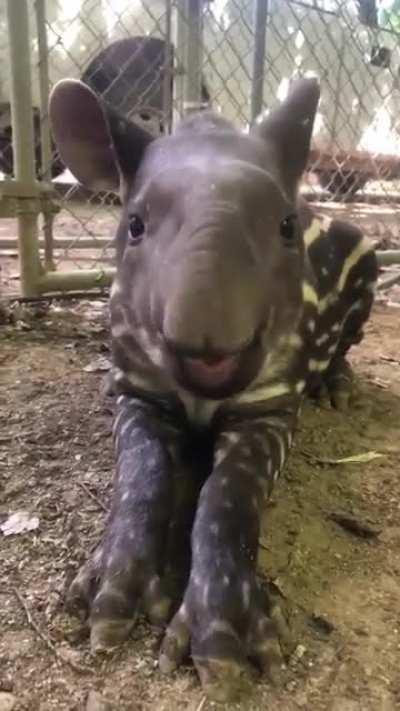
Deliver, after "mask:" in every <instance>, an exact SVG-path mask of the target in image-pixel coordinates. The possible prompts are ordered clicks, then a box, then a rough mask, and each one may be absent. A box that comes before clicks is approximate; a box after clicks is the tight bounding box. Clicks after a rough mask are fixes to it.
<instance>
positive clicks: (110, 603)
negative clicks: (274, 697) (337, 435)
mask: <svg viewBox="0 0 400 711" xmlns="http://www.w3.org/2000/svg"><path fill="white" fill-rule="evenodd" d="M318 100H319V87H318V84H317V82H316V81H315V80H300V81H298V82H296V83H295V84H294V86H293V87H292V90H291V92H290V94H289V96H288V98H287V99H286V100H285V101H284V102H283V103H282V104H281V106H280V107H279V108H278V109H276V110H274V111H273V112H271V113H270V115H269V116H267V117H266V118H265V119H263V120H262V121H261V122H260V123H258V124H257V125H256V126H255V127H254V129H253V130H252V131H250V133H249V134H248V135H247V134H244V133H242V132H240V131H238V130H236V129H235V128H234V127H233V126H232V125H231V124H230V123H228V122H227V121H225V120H224V119H223V118H221V117H220V116H216V115H213V114H210V113H203V114H199V115H195V116H193V117H190V118H188V119H186V120H184V121H183V122H182V123H181V124H180V125H179V126H178V128H177V129H176V131H175V133H174V134H173V135H172V136H166V137H163V138H160V139H153V138H152V137H151V136H150V135H148V134H147V133H146V132H144V131H143V130H142V129H141V128H139V127H137V126H135V125H134V124H132V123H129V122H127V121H126V120H125V119H124V118H123V117H120V116H118V115H117V114H116V113H115V112H114V111H113V110H112V108H110V107H107V106H105V105H104V104H103V103H102V101H101V100H100V99H99V98H98V97H97V96H96V95H95V94H94V93H93V92H92V91H91V90H90V89H89V88H88V87H87V86H84V85H83V84H81V83H79V82H77V81H72V80H65V81H62V82H60V83H59V84H58V85H57V86H56V87H55V89H54V90H53V92H52V95H51V102H50V117H51V124H52V128H53V132H54V137H55V140H56V142H57V145H58V148H59V151H60V154H61V157H62V159H63V160H64V162H65V164H66V165H67V166H68V168H69V169H70V170H71V172H72V173H73V174H74V175H75V176H76V178H77V179H78V180H79V181H81V182H82V183H83V184H84V185H86V186H88V187H89V188H92V189H94V190H104V189H106V190H115V191H119V192H120V195H121V199H122V216H121V221H120V225H119V229H118V233H117V237H116V245H117V275H116V277H115V280H114V283H113V287H112V293H111V300H110V308H111V326H112V348H113V385H114V388H115V391H116V393H117V395H118V397H117V415H116V420H115V426H114V434H115V443H116V455H117V471H116V476H115V482H114V494H113V502H112V511H111V514H110V518H109V520H108V522H107V526H106V530H105V534H104V537H103V539H102V541H101V543H100V544H99V546H98V548H97V550H96V552H95V553H94V555H93V556H92V557H91V559H90V560H89V561H88V563H87V564H86V565H85V566H84V568H83V569H82V570H81V571H80V572H79V574H78V576H77V578H76V579H75V581H74V583H73V585H72V588H71V590H70V601H71V603H73V605H74V606H75V608H80V609H81V610H83V611H84V613H85V614H87V615H88V616H89V622H90V627H91V644H92V648H93V649H102V648H104V647H107V646H109V645H114V644H116V643H118V642H119V641H121V640H123V639H125V638H126V636H127V635H128V634H129V632H130V630H131V628H132V625H133V623H134V616H135V611H136V610H137V608H138V604H139V603H141V604H143V605H144V607H145V609H146V610H147V613H148V615H149V617H150V619H152V620H153V621H156V622H160V621H162V620H167V619H168V616H169V614H170V605H169V600H168V598H167V596H166V594H165V592H164V587H163V574H164V572H165V566H166V558H167V551H168V550H169V549H170V546H169V542H170V540H171V536H172V533H173V530H174V525H175V528H176V525H178V528H179V524H176V512H177V509H179V507H177V504H176V502H177V499H178V498H179V495H180V494H181V492H182V490H183V489H184V488H185V484H187V483H188V482H190V481H191V479H193V480H194V478H195V477H197V473H195V472H196V466H195V464H194V462H193V457H192V459H190V457H189V458H186V460H185V457H184V456H183V454H182V453H183V452H184V450H185V447H187V443H188V441H189V442H190V438H191V437H194V435H195V433H197V432H200V433H201V432H203V433H205V434H206V437H205V439H204V447H205V448H206V454H207V456H205V457H203V460H204V464H203V467H204V470H203V480H202V482H201V483H203V482H204V483H203V485H202V486H201V485H200V486H201V491H200V495H199V498H198V501H197V503H196V509H195V515H194V521H193V526H192V530H191V563H190V566H191V567H190V575H189V577H188V580H187V585H186V589H185V590H184V592H183V595H182V600H181V605H180V607H179V609H178V611H177V612H176V614H175V615H174V616H173V618H172V621H171V622H170V624H169V626H168V627H167V631H166V634H165V638H164V642H163V644H162V648H161V653H160V667H161V669H162V670H164V671H168V670H172V669H174V668H175V667H176V666H177V665H178V664H179V663H180V662H181V660H182V659H183V658H184V656H185V655H186V654H187V653H188V652H189V651H190V653H191V655H192V658H193V660H194V663H195V665H196V668H197V670H198V672H199V675H200V679H201V682H202V684H203V687H204V689H205V691H206V693H207V694H209V695H210V696H211V697H213V698H216V699H226V698H230V697H233V696H234V695H235V693H236V692H237V691H238V689H240V688H241V685H242V680H243V678H244V677H245V674H244V672H245V670H246V668H247V662H248V660H249V658H251V659H253V660H256V661H257V663H258V664H259V665H260V667H261V669H262V670H264V671H265V672H267V673H270V674H271V673H272V672H273V669H274V668H275V667H276V665H277V664H278V665H279V663H280V644H279V639H280V636H281V635H282V634H283V633H284V631H285V630H284V627H285V626H284V623H283V620H282V616H280V615H279V612H278V610H277V609H275V608H274V607H273V606H270V608H269V612H268V610H267V608H266V606H265V604H264V599H263V598H262V596H261V594H260V588H259V586H258V583H257V580H256V558H257V545H258V535H259V529H260V515H261V511H262V508H263V505H264V501H265V499H266V497H268V495H269V494H270V492H271V489H272V487H273V483H274V481H275V480H276V479H277V477H278V475H279V472H280V470H281V469H282V466H283V464H284V462H285V459H286V456H287V453H288V450H289V448H290V445H291V442H292V437H293V432H294V428H295V424H296V418H297V415H298V411H299V405H300V403H301V400H302V397H303V396H304V394H305V393H306V392H307V391H310V390H313V389H315V388H318V387H320V386H321V385H322V384H324V386H325V387H327V388H328V390H329V392H330V394H331V398H332V400H333V402H334V404H336V405H340V404H345V401H346V399H347V397H348V394H349V392H350V390H349V377H350V370H349V367H348V366H347V364H346V361H345V359H344V356H345V353H346V351H347V350H348V349H349V347H350V346H351V345H352V344H353V343H357V342H359V340H360V338H361V337H362V328H363V324H364V323H365V321H366V319H367V318H368V316H369V313H370V309H371V305H372V301H373V292H374V285H375V281H376V277H377V264H376V258H375V255H374V252H373V251H372V249H371V247H370V246H369V244H368V243H367V242H366V241H365V240H364V238H363V236H362V235H361V233H360V232H359V230H358V229H356V228H355V227H352V226H350V225H347V224H345V223H341V222H337V221H334V222H330V221H328V220H326V221H324V220H323V219H322V220H320V219H318V218H317V217H315V216H314V215H313V214H312V212H311V211H310V209H309V208H308V207H307V205H306V204H305V203H303V202H302V201H301V200H299V198H298V193H297V191H298V183H299V180H300V178H301V175H302V173H303V171H304V169H305V167H306V163H307V158H308V153H309V147H310V140H311V134H312V129H313V122H314V117H315V113H316V109H317V105H318ZM203 454H204V451H203ZM203 460H202V461H203ZM190 461H192V464H193V466H191V465H189V464H188V462H190ZM185 462H186V463H185ZM197 464H198V462H197ZM197 468H198V467H197ZM200 486H199V488H200ZM185 507H187V508H188V509H189V504H184V506H183V511H182V506H181V508H180V513H181V514H182V513H183V518H185V513H186V514H187V516H186V519H187V521H190V515H191V514H190V515H189V513H188V510H187V511H185ZM174 521H175V523H174ZM172 555H173V551H172Z"/></svg>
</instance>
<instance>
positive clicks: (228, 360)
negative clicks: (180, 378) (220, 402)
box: [185, 356, 238, 387]
mask: <svg viewBox="0 0 400 711" xmlns="http://www.w3.org/2000/svg"><path fill="white" fill-rule="evenodd" d="M237 363H238V358H237V356H226V357H225V358H213V359H210V360H205V359H203V358H185V371H186V373H187V374H188V375H189V377H191V378H193V379H194V380H196V381H197V382H198V383H199V384H202V385H208V386H211V387H213V386H214V387H218V385H223V384H224V383H226V382H227V381H229V380H230V379H231V377H232V376H233V374H234V372H235V370H236V368H237Z"/></svg>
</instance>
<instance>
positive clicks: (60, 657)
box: [12, 588, 94, 674]
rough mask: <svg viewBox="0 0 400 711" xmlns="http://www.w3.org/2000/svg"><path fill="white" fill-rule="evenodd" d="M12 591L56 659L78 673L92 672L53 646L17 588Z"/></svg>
mask: <svg viewBox="0 0 400 711" xmlns="http://www.w3.org/2000/svg"><path fill="white" fill-rule="evenodd" d="M12 591H13V593H14V595H15V597H16V598H17V600H18V602H19V604H20V605H21V607H22V609H23V611H24V613H25V617H26V619H27V621H28V624H29V626H30V627H32V629H33V630H34V632H36V634H37V636H38V637H39V638H40V639H41V640H42V642H43V643H44V644H45V645H46V647H47V649H48V650H49V651H50V652H51V653H52V654H53V655H54V656H55V657H56V659H57V660H58V661H59V662H61V663H62V664H67V665H68V666H69V667H71V669H73V670H74V671H76V672H78V673H79V674H93V673H94V672H93V670H92V669H89V667H85V666H81V665H80V664H76V662H74V661H73V660H72V659H68V658H67V657H64V656H63V654H61V652H60V651H59V650H58V649H57V648H56V647H55V646H54V644H53V642H52V641H51V639H50V638H49V637H47V636H46V635H45V633H44V632H42V630H41V629H40V627H39V625H38V624H37V622H35V620H34V619H33V617H32V614H31V611H30V610H29V608H28V605H27V603H26V601H25V599H24V598H23V597H22V595H21V593H20V592H19V591H18V590H17V588H12Z"/></svg>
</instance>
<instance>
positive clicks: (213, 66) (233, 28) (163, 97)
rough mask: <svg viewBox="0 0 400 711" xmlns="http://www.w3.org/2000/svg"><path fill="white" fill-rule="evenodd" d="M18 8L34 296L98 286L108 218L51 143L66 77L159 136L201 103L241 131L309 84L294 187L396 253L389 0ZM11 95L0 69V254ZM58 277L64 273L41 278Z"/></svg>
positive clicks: (398, 142) (77, 1)
mask: <svg viewBox="0 0 400 711" xmlns="http://www.w3.org/2000/svg"><path fill="white" fill-rule="evenodd" d="M19 4H20V5H21V6H22V5H24V6H25V5H26V8H27V15H28V20H29V30H28V32H27V34H26V37H25V41H26V47H25V51H26V53H27V55H28V57H30V58H31V60H30V65H31V79H32V81H31V88H30V94H31V96H30V101H31V105H32V106H33V107H34V108H33V111H34V121H33V127H34V131H33V135H34V148H35V151H34V158H35V161H34V175H35V176H36V178H37V179H38V180H39V181H41V184H42V186H51V189H50V188H49V190H48V192H46V191H45V192H43V190H42V192H40V190H39V193H40V194H39V193H38V192H37V191H38V188H37V185H36V188H35V190H36V192H35V191H34V192H35V195H33V194H32V195H29V196H27V195H25V197H30V198H32V199H34V200H35V201H36V202H35V206H34V207H32V210H33V212H35V214H36V215H39V223H38V224H39V233H38V235H37V237H38V239H36V242H35V244H37V246H38V248H39V250H40V254H41V258H42V263H44V265H45V276H46V278H44V277H43V276H41V275H42V271H41V269H42V266H41V265H39V266H38V265H37V263H36V267H35V268H36V275H37V278H38V279H39V280H41V286H40V291H42V292H43V291H49V290H50V291H52V290H54V289H56V290H58V289H59V288H60V289H72V288H76V287H79V286H81V287H82V288H94V287H96V286H101V285H103V284H106V283H108V281H109V277H110V274H111V272H110V273H109V272H108V271H107V270H108V268H109V267H110V266H111V265H112V260H113V247H112V240H113V236H114V232H115V229H116V225H117V220H118V209H119V205H118V198H117V197H116V196H115V195H113V194H107V193H99V194H96V195H93V194H90V193H88V192H87V191H85V190H84V189H83V188H82V187H81V186H79V185H78V184H77V183H76V181H75V180H74V179H73V176H71V175H70V174H69V173H68V171H66V170H65V168H64V166H63V165H62V162H61V161H60V158H59V157H58V156H57V154H56V152H55V149H54V146H53V145H52V143H51V138H50V133H49V127H48V120H47V109H46V106H47V99H48V93H49V90H50V88H51V87H52V86H53V85H54V84H55V82H56V81H58V80H59V79H61V78H66V77H74V78H80V79H82V81H84V82H86V83H87V84H89V85H90V86H91V87H92V88H93V89H94V90H95V91H96V92H97V93H99V94H101V95H102V96H103V97H104V98H105V100H106V101H108V102H109V103H110V104H112V105H113V106H114V107H115V108H118V109H119V110H120V111H121V113H123V114H124V115H126V116H129V117H131V118H132V119H133V120H135V121H136V122H138V123H140V124H142V125H144V126H146V128H147V129H148V130H150V131H151V132H152V133H153V134H154V135H159V134H162V133H164V132H169V131H170V130H171V127H172V125H173V123H174V121H176V119H177V118H178V117H179V116H181V115H183V114H184V113H185V112H187V111H190V110H193V109H196V108H197V109H198V108H201V107H204V106H208V105H210V106H212V107H213V108H214V109H216V110H218V111H221V112H222V113H223V114H224V116H226V117H227V118H230V119H232V120H233V121H234V122H235V123H237V124H238V125H240V126H242V127H243V128H246V127H248V126H249V125H251V123H252V122H253V121H255V120H256V118H257V115H258V114H259V113H260V112H261V111H263V110H268V109H269V108H271V107H273V106H274V105H275V104H276V103H277V102H278V101H280V100H281V99H283V98H284V96H285V95H286V93H287V91H288V88H289V86H290V83H291V81H292V80H293V79H295V78H297V77H299V76H317V77H318V78H319V80H320V82H321V89H322V96H321V102H320V106H319V112H318V116H317V120H316V124H315V131H314V139H313V148H312V153H311V159H310V164H309V171H308V172H307V173H306V175H305V177H304V182H303V186H302V191H303V192H304V194H305V195H306V197H307V198H308V199H310V200H312V201H313V202H314V203H316V205H317V207H318V209H319V210H321V211H322V212H325V213H327V214H330V215H336V216H340V217H343V218H346V219H353V220H354V221H356V222H357V223H358V224H361V226H362V227H363V228H364V231H365V232H366V233H367V234H368V235H369V236H370V237H371V238H372V239H373V240H374V241H375V243H376V244H377V246H378V247H379V248H381V249H382V248H383V249H388V248H396V247H398V246H399V243H400V233H399V229H400V228H399V226H398V219H397V218H398V205H399V202H400V150H399V148H400V133H399V129H400V126H399V119H398V117H399V116H400V91H399V89H400V87H399V82H400V43H399V39H400V34H398V32H397V30H400V22H398V20H399V17H400V9H398V10H396V3H395V2H394V1H393V2H392V4H390V2H388V1H387V0H385V3H384V5H385V8H384V11H383V10H382V8H381V7H380V6H381V5H382V3H380V2H379V0H378V1H377V2H374V0H354V1H352V0H302V1H300V0H203V1H201V0H26V2H25V0H22V2H21V3H19ZM3 5H5V4H4V3H3V4H2V5H1V6H0V58H1V60H2V61H3V64H5V65H6V64H7V62H9V56H10V55H9V50H10V48H9V46H8V44H9V38H10V37H11V40H12V32H11V31H10V29H12V28H11V25H10V22H11V21H12V17H11V19H10V12H11V13H12V12H15V9H14V11H13V10H12V5H13V0H8V5H7V7H8V11H9V15H8V16H7V14H6V11H5V6H4V7H3ZM14 5H15V4H14ZM10 8H11V10H10ZM15 20H16V18H15V17H14V21H15ZM23 41H24V40H21V42H23ZM11 56H13V55H12V53H11ZM14 57H17V55H14ZM14 61H15V60H14ZM14 91H15V86H14ZM12 94H13V85H12V80H11V79H8V77H7V75H6V73H4V74H3V76H2V77H1V78H0V170H1V171H2V174H3V181H2V183H0V192H1V196H2V199H1V200H0V204H2V205H3V207H1V208H0V214H1V215H2V216H3V217H5V218H6V219H4V220H0V250H3V252H4V254H5V255H6V256H7V255H10V254H12V253H13V250H14V252H15V250H16V247H17V244H16V236H17V227H16V222H15V220H16V219H17V218H18V214H17V213H18V209H19V210H20V208H18V205H20V202H18V200H19V197H18V195H17V192H18V190H17V189H15V190H14V193H13V191H12V190H11V193H12V196H11V198H10V197H9V193H10V185H11V184H13V183H14V182H15V183H16V186H18V183H21V175H18V174H17V173H18V171H17V170H16V168H15V165H14V163H15V162H16V155H15V154H16V153H18V147H17V146H16V140H17V139H18V136H17V137H14V140H13V137H12V128H11V126H12V121H11V112H10V101H11V98H12ZM21 150H22V149H21V148H20V149H19V152H20V155H21ZM13 176H14V177H15V176H16V177H17V181H13V180H12V178H13ZM25 182H26V181H25ZM10 200H11V203H10ZM13 200H14V202H13ZM15 201H16V202H15ZM16 205H17V207H16ZM25 207H26V203H25ZM9 213H10V214H9ZM24 214H25V213H24ZM31 228H32V226H31ZM18 229H19V230H21V223H20V224H19V228H18ZM34 241H35V240H34ZM20 244H21V237H20ZM22 266H23V265H22ZM15 270H16V267H15V264H14V271H15ZM106 272H107V274H106ZM60 273H64V275H65V279H61V278H60V279H58V280H57V278H55V276H54V275H57V274H58V275H59V274H60ZM71 274H72V275H73V278H72V280H71V279H68V275H71ZM77 274H80V275H81V278H79V276H77ZM51 275H53V278H50V277H51ZM91 275H94V276H91ZM104 275H106V277H105V278H104V279H103V276H104ZM8 276H9V277H10V279H11V277H12V276H14V275H12V274H11V273H9V274H8ZM46 279H47V281H46ZM11 281H12V279H11ZM29 290H30V291H35V288H34V287H32V286H31V287H29V288H28V289H25V291H29Z"/></svg>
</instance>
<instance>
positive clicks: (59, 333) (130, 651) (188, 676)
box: [0, 301, 400, 711]
mask: <svg viewBox="0 0 400 711" xmlns="http://www.w3.org/2000/svg"><path fill="white" fill-rule="evenodd" d="M105 313H106V311H105V307H104V304H103V303H102V302H100V301H98V302H80V303H78V304H73V303H68V304H66V305H64V306H63V305H62V304H61V305H60V304H58V305H52V306H47V307H44V306H43V307H42V306H41V307H40V308H39V307H35V309H27V308H23V307H18V310H17V311H16V312H15V314H14V316H15V323H14V324H10V325H8V326H3V327H2V335H1V342H0V427H1V429H0V525H1V524H2V523H4V522H5V521H6V520H7V519H8V518H9V516H10V515H11V514H13V513H15V512H18V511H21V510H22V511H26V512H28V513H29V517H30V518H31V519H32V517H34V516H36V517H37V519H38V527H37V528H36V529H33V530H30V531H26V532H23V533H20V534H13V535H9V536H5V535H4V534H1V533H0V570H1V574H0V708H3V707H2V706H1V701H2V699H3V703H4V699H5V698H7V697H6V696H5V692H9V693H10V694H11V698H12V699H15V700H16V701H15V705H14V711H51V710H53V709H57V711H64V710H65V711H67V710H68V711H78V710H81V709H82V710H83V709H86V708H87V709H91V710H92V711H94V710H95V709H97V711H105V709H109V710H115V711H150V710H152V711H153V710H154V711H167V710H168V711H175V710H177V711H179V710H180V709H182V710H183V709H185V710H186V711H209V710H210V709H211V708H216V706H215V705H213V704H211V703H209V702H208V701H206V700H205V699H204V697H203V694H202V692H201V688H200V686H199V683H198V680H197V677H196V675H195V673H194V671H193V669H192V668H191V667H190V666H187V667H186V668H184V669H182V670H180V671H178V672H177V673H175V675H174V676H173V677H171V678H165V677H163V676H162V675H161V674H160V673H159V671H158V669H157V647H158V636H157V633H156V631H155V630H152V629H151V628H150V627H149V626H148V625H147V624H146V623H145V622H144V621H140V622H139V624H138V626H137V627H136V629H135V630H134V632H133V634H132V637H131V639H130V640H129V641H128V642H127V643H126V644H124V645H123V646H122V647H121V648H120V649H119V650H117V651H115V652H113V653H112V654H111V655H109V656H107V657H106V658H100V659H99V658H92V657H91V655H90V654H89V651H88V640H87V634H86V631H85V630H84V629H82V628H80V626H79V624H78V622H77V621H76V620H74V619H71V618H70V617H69V616H68V615H67V614H66V613H65V610H64V608H63V602H64V595H65V590H66V586H67V585H68V583H69V582H70V580H71V578H72V577H73V575H74V573H75V571H76V570H77V568H78V565H79V564H80V563H82V562H83V561H84V560H85V559H86V558H87V555H88V551H89V550H90V549H91V548H92V546H93V545H94V544H95V543H96V541H97V539H98V537H99V535H100V533H101V531H102V527H103V523H104V518H105V513H104V510H103V509H104V507H107V506H108V505H109V502H110V494H111V472H112V468H113V451H112V442H111V437H110V430H111V422H112V406H111V404H110V401H109V400H107V399H106V398H105V397H104V396H103V395H102V393H101V381H102V375H103V373H101V372H88V371H87V370H85V368H86V367H87V366H88V365H89V366H91V367H93V369H94V371H96V370H97V367H96V366H97V365H99V367H100V366H101V363H98V359H99V358H107V356H108V331H107V323H106V316H105ZM399 319H400V310H399V309H398V308H388V307H387V306H384V305H382V304H379V305H377V306H376V307H375V310H374V314H373V318H372V320H371V322H370V323H369V325H368V327H367V334H366V339H365V340H364V342H363V343H362V344H361V345H360V346H359V347H357V348H355V349H354V351H353V355H352V361H353V363H354V365H355V368H356V372H357V376H358V388H359V398H358V400H357V402H356V403H355V404H354V405H353V407H352V408H351V410H350V411H349V412H348V413H347V414H345V415H343V414H339V413H338V412H335V411H332V410H330V409H329V408H328V407H324V406H322V407H319V406H317V405H315V404H312V403H308V404H307V405H306V407H305V409H304V413H303V416H302V418H301V423H300V428H299V431H298V435H297V439H296V443H295V446H294V449H293V452H292V454H291V456H290V460H289V463H288V466H287V467H286V470H285V472H284V475H283V476H282V479H281V481H280V482H279V483H278V485H277V487H276V490H275V492H274V496H273V500H272V501H271V503H270V504H269V505H268V507H267V508H266V510H265V516H264V520H263V531H262V536H261V539H260V556H259V557H260V568H261V570H262V571H263V572H264V573H265V574H266V575H267V576H268V578H269V579H270V580H272V581H273V582H274V583H275V585H276V586H277V588H278V589H279V591H280V593H281V594H282V595H283V596H284V597H285V599H286V603H287V605H288V606H289V609H290V610H291V620H292V626H293V630H294V633H295V638H296V644H297V646H296V649H295V652H294V654H293V655H292V657H291V659H290V660H289V661H288V663H287V665H286V668H285V669H284V670H283V672H282V674H283V677H282V681H281V683H280V684H279V685H278V686H277V687H276V688H273V687H272V686H271V685H269V684H268V683H267V682H266V681H257V680H255V682H254V688H253V692H252V696H251V697H250V698H248V699H246V700H245V701H243V702H242V703H241V704H240V705H238V704H236V705H234V704H231V705H229V706H225V707H224V706H222V707H218V708H222V709H223V708H227V709H228V708H229V709H245V710H246V711H247V710H249V711H256V710H258V709H270V710H271V711H272V710H274V711H275V709H281V710H282V711H295V710H297V709H306V711H322V710H323V711H392V710H393V711H394V710H395V709H396V708H400V671H399V654H400V594H399V576H400V477H399V467H400V445H399V421H400V356H399V348H398V343H399V341H398V325H399ZM93 364H94V365H93ZM89 370H90V369H89ZM371 451H373V452H377V453H379V454H381V455H382V456H381V457H379V458H376V459H374V460H371V461H369V462H367V463H360V462H358V463H348V464H343V463H336V464H335V463H331V462H330V461H329V460H336V459H340V458H344V457H348V456H354V455H360V454H363V453H364V454H365V453H368V452H371ZM354 522H356V524H357V525H355V523H354ZM32 525H34V522H33V524H32ZM350 529H351V530H350ZM91 690H96V691H97V692H98V693H99V694H100V695H101V698H102V699H103V700H104V701H108V702H109V705H103V706H101V705H97V706H96V705H93V704H95V699H94V697H93V695H92V696H90V697H89V698H90V699H91V701H90V703H89V705H87V704H88V702H87V699H88V694H89V692H90V691H91ZM97 701H98V699H97ZM91 703H92V706H91V705H90V704H91ZM4 708H9V707H6V706H4Z"/></svg>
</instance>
